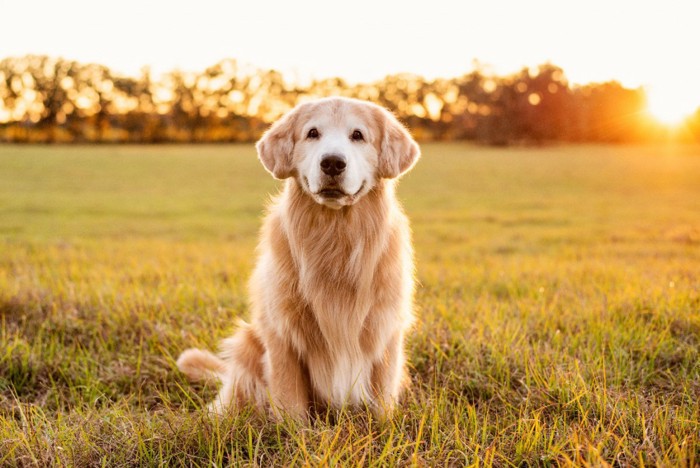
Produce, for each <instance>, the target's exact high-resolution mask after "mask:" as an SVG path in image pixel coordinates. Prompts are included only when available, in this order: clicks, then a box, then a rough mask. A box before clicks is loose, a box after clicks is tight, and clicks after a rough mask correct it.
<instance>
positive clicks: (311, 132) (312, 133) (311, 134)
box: [306, 128, 318, 138]
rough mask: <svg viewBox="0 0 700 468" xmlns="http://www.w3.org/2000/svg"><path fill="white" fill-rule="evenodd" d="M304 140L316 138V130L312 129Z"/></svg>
mask: <svg viewBox="0 0 700 468" xmlns="http://www.w3.org/2000/svg"><path fill="white" fill-rule="evenodd" d="M306 138H318V130H316V129H315V128H312V129H311V130H309V133H307V134H306Z"/></svg>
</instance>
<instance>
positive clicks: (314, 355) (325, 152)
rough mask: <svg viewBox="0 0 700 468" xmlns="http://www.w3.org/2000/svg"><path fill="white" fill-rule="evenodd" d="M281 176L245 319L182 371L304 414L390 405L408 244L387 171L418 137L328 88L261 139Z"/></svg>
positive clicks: (408, 270) (405, 309)
mask: <svg viewBox="0 0 700 468" xmlns="http://www.w3.org/2000/svg"><path fill="white" fill-rule="evenodd" d="M257 150H258V155H259V158H260V160H261V161H262V164H263V166H265V168H266V169H267V170H268V171H269V172H270V173H271V174H272V175H273V176H274V177H275V178H277V179H287V180H286V183H285V186H284V189H283V190H282V192H281V193H280V195H279V196H278V197H277V198H276V199H275V200H274V201H273V203H272V204H271V206H270V207H269V212H268V214H267V217H266V218H265V221H264V224H263V227H262V232H261V236H260V244H259V259H258V262H257V266H256V268H255V270H254V272H253V275H252V278H251V280H250V304H251V310H252V318H251V321H250V323H249V324H248V323H245V322H241V323H240V326H239V329H238V330H237V332H236V333H235V334H234V335H233V336H232V337H231V338H228V339H227V340H225V341H224V342H223V345H222V347H221V352H220V353H219V355H218V356H216V355H214V354H212V353H210V352H208V351H203V350H199V349H189V350H186V351H184V352H183V353H182V354H181V355H180V357H179V359H178V361H177V365H178V367H179V368H180V370H181V371H182V372H184V373H185V374H186V375H187V376H188V377H189V378H191V379H211V378H218V379H219V380H220V381H221V390H220V393H219V396H218V398H217V399H216V400H215V401H214V402H213V403H212V405H211V409H212V410H213V411H215V412H218V413H222V412H224V411H227V410H229V409H230V407H234V408H235V407H236V406H238V405H241V404H247V403H253V404H255V405H257V406H259V407H261V408H268V409H270V410H271V411H272V414H273V415H275V416H277V417H281V416H282V413H287V414H288V415H290V416H292V417H294V418H297V419H302V420H303V419H306V418H307V417H308V414H309V413H308V412H309V410H310V409H312V408H324V407H326V408H327V407H332V408H340V407H344V406H346V405H349V406H357V405H367V406H368V407H369V408H370V409H371V410H372V412H373V413H374V414H375V415H376V416H377V417H379V418H382V419H384V418H386V417H387V416H388V415H389V414H390V412H391V410H392V409H393V407H394V405H395V404H396V402H397V399H398V398H399V395H400V393H401V390H402V387H403V386H404V383H405V381H406V378H405V367H406V359H405V356H404V349H403V347H404V335H405V333H406V330H407V328H408V326H409V325H410V323H411V321H412V316H413V311H412V309H413V288H414V286H413V283H414V279H413V274H414V271H413V270H414V267H413V252H412V247H411V239H410V229H409V224H408V219H407V218H406V216H405V214H404V213H403V210H402V209H401V207H400V205H399V203H398V201H397V200H396V197H395V194H394V180H395V179H396V178H397V177H399V176H400V175H402V174H403V173H405V172H406V171H408V170H409V169H410V168H411V167H412V166H413V165H414V163H415V162H416V161H417V159H418V157H419V155H420V150H419V147H418V145H417V144H416V142H415V141H414V140H413V139H412V138H411V136H410V135H409V133H408V132H407V131H406V129H405V128H404V127H403V126H402V125H401V124H400V123H399V122H398V121H397V120H396V118H395V117H394V116H393V115H392V114H391V113H389V112H388V111H386V110H385V109H383V108H381V107H379V106H377V105H374V104H371V103H368V102H364V101H359V100H355V99H346V98H326V99H321V100H317V101H313V102H307V103H304V104H301V105H299V106H297V107H296V108H294V109H293V110H291V111H290V112H289V113H287V114H286V115H284V116H283V117H282V118H281V119H280V120H278V121H277V122H276V123H274V124H273V125H272V127H271V128H270V129H269V130H268V131H267V132H266V133H265V134H264V135H263V137H262V138H261V139H260V141H259V142H258V143H257Z"/></svg>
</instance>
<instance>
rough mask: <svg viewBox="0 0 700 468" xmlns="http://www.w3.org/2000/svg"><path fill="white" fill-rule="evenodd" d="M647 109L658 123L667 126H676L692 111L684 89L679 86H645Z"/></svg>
mask: <svg viewBox="0 0 700 468" xmlns="http://www.w3.org/2000/svg"><path fill="white" fill-rule="evenodd" d="M646 93H647V111H648V112H649V114H650V115H651V116H652V117H653V118H654V119H655V120H657V121H659V122H660V123H662V124H664V125H667V126H677V125H680V124H681V123H683V121H684V120H685V119H686V118H688V117H689V116H690V115H691V114H692V112H693V106H692V103H691V102H689V100H688V96H687V95H686V94H685V90H683V89H681V88H680V87H673V86H668V87H663V88H661V87H655V86H650V87H648V88H646Z"/></svg>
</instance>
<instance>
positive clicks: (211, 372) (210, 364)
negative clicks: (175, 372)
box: [177, 348, 228, 382]
mask: <svg viewBox="0 0 700 468" xmlns="http://www.w3.org/2000/svg"><path fill="white" fill-rule="evenodd" d="M177 367H178V369H180V371H181V372H182V373H183V374H185V375H186V376H187V377H189V378H190V379H191V380H203V381H205V382H213V381H215V380H219V381H224V380H225V378H226V373H227V370H228V366H227V365H226V362H224V360H223V359H221V358H220V357H218V356H216V355H215V354H214V353H211V352H209V351H204V350H202V349H196V348H190V349H186V350H185V351H183V352H182V354H180V357H179V358H177Z"/></svg>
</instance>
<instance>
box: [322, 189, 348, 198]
mask: <svg viewBox="0 0 700 468" xmlns="http://www.w3.org/2000/svg"><path fill="white" fill-rule="evenodd" d="M316 195H321V196H322V197H323V198H331V199H336V198H341V197H344V196H345V195H347V194H346V193H345V192H343V191H342V190H340V189H338V188H324V189H323V190H319V191H318V192H316Z"/></svg>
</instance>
